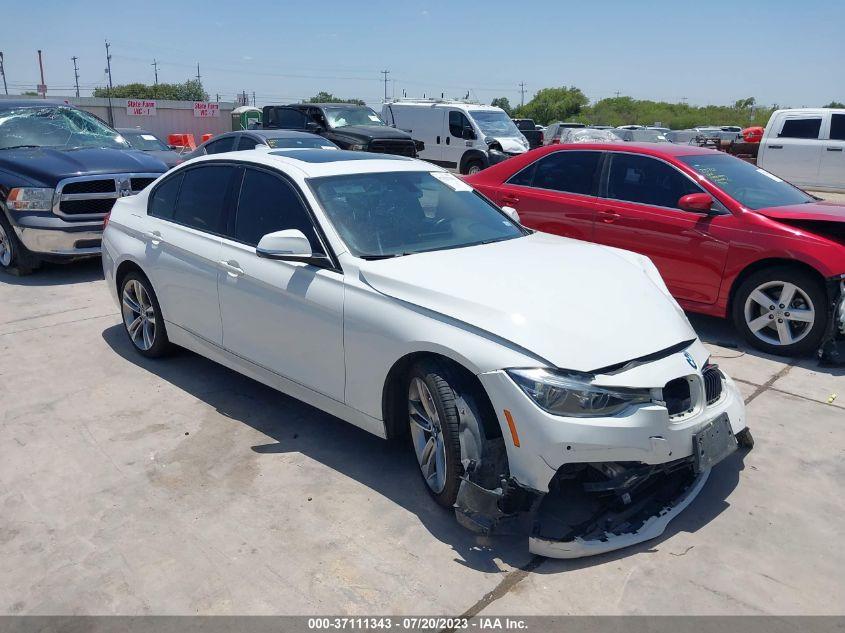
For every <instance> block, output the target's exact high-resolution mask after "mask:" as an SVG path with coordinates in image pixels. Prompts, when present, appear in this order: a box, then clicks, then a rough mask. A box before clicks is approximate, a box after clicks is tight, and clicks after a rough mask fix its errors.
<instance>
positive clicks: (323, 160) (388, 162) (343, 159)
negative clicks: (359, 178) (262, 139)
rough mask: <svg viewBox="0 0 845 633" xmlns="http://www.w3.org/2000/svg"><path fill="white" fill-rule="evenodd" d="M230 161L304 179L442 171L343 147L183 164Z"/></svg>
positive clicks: (202, 159)
mask: <svg viewBox="0 0 845 633" xmlns="http://www.w3.org/2000/svg"><path fill="white" fill-rule="evenodd" d="M233 160H234V161H238V162H249V163H253V164H255V165H264V166H267V167H275V168H279V169H282V170H283V171H286V172H291V171H295V172H297V173H298V174H299V175H300V176H302V177H304V178H319V177H322V176H338V175H342V174H353V173H360V174H363V173H377V172H390V171H429V172H430V171H438V172H442V171H445V170H444V169H443V168H441V167H437V166H436V165H432V164H431V163H427V162H425V161H422V160H417V159H414V158H406V157H404V156H393V155H391V154H371V153H369V152H350V151H347V150H337V151H328V150H324V149H297V150H287V151H269V152H268V151H267V150H243V151H239V152H222V153H220V154H211V155H208V156H202V157H199V158H195V159H192V160H191V161H189V162H188V163H185V164H186V165H188V164H191V165H196V164H198V163H200V162H206V161H233Z"/></svg>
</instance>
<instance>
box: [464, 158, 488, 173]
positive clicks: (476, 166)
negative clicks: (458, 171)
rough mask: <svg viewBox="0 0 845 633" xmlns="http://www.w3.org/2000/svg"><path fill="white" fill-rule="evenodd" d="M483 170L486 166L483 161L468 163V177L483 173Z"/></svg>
mask: <svg viewBox="0 0 845 633" xmlns="http://www.w3.org/2000/svg"><path fill="white" fill-rule="evenodd" d="M483 169H484V165H482V164H481V161H478V160H472V161H470V162H469V163H467V166H466V170H467V171H466V173H467V175H468V176H474V175H475V174H477V173H478V172H480V171H482V170H483Z"/></svg>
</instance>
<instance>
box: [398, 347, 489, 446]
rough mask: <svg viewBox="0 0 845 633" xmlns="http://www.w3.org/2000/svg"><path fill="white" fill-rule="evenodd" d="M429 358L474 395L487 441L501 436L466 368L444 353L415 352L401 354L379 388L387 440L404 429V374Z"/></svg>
mask: <svg viewBox="0 0 845 633" xmlns="http://www.w3.org/2000/svg"><path fill="white" fill-rule="evenodd" d="M425 359H431V360H435V361H437V362H439V363H441V364H442V365H443V366H444V367H445V368H446V370H447V371H448V372H449V374H450V378H452V379H454V380H455V381H456V382H457V386H459V387H463V388H465V389H469V390H470V391H471V392H472V394H473V395H474V396H477V403H478V406H479V407H480V408H481V409H482V411H481V414H482V423H483V425H484V432H485V434H486V435H487V437H488V438H494V437H501V434H502V430H501V428H500V427H499V421H498V418H497V417H496V415H495V410H494V409H493V403H492V402H491V400H490V397H489V396H488V395H487V391H486V390H485V389H484V386H483V385H482V384H481V381H480V380H479V379H478V377H477V376H476V375H475V373H474V372H473V371H472V370H470V369H469V368H468V367H467V366H466V365H464V364H462V363H461V362H459V361H457V360H455V359H454V358H450V357H449V356H446V355H444V354H440V353H437V352H433V351H416V352H410V353H408V354H405V355H404V356H402V357H401V358H399V359H398V360H396V362H394V363H393V365H392V366H391V368H390V370H389V371H388V372H387V376H386V378H385V381H384V386H383V388H382V419H383V420H384V426H385V432H386V435H387V439H395V438H399V437H404V435H405V433H407V429H406V428H405V425H404V417H403V413H402V412H403V411H406V410H407V409H406V408H407V406H408V404H407V398H406V394H405V392H404V386H405V380H406V377H407V375H408V371H409V370H410V368H411V366H412V365H413V364H414V363H417V362H419V361H421V360H425Z"/></svg>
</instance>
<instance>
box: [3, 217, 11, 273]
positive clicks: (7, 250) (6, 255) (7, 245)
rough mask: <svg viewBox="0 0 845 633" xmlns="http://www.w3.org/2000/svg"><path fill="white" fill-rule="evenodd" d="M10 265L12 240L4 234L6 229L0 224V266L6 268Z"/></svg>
mask: <svg viewBox="0 0 845 633" xmlns="http://www.w3.org/2000/svg"><path fill="white" fill-rule="evenodd" d="M11 265H12V238H11V237H9V236H8V235H7V234H6V229H4V228H3V225H2V224H0V266H2V267H3V268H8V267H9V266H11Z"/></svg>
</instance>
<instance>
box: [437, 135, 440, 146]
mask: <svg viewBox="0 0 845 633" xmlns="http://www.w3.org/2000/svg"><path fill="white" fill-rule="evenodd" d="M437 144H438V145H440V137H439V136H438V137H437Z"/></svg>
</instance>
